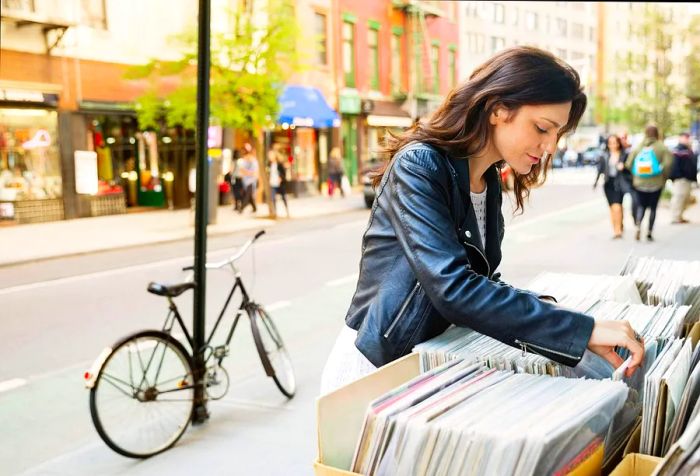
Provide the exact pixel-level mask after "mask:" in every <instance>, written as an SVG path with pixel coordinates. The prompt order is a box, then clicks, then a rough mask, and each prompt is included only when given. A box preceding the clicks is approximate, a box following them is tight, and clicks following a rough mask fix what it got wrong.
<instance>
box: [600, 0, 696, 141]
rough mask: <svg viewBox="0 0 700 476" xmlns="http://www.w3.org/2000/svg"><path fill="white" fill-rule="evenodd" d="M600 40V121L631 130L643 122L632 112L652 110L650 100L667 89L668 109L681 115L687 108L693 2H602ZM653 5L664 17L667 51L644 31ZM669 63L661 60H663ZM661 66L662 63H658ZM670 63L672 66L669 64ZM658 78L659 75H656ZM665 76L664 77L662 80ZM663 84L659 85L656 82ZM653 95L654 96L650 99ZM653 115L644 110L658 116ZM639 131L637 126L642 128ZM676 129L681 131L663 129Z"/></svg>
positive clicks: (618, 129) (614, 129)
mask: <svg viewBox="0 0 700 476" xmlns="http://www.w3.org/2000/svg"><path fill="white" fill-rule="evenodd" d="M598 7H599V24H600V33H601V34H600V45H599V61H598V70H599V74H598V88H597V89H598V91H600V96H599V101H600V102H601V104H602V106H603V107H602V108H601V111H599V114H598V115H597V119H598V122H599V123H601V124H604V125H605V128H606V129H607V130H609V131H611V132H621V131H626V129H627V128H628V126H627V124H629V123H630V122H639V123H641V122H640V121H642V122H643V121H644V120H645V119H643V118H635V117H631V115H632V116H633V115H634V114H635V110H636V111H638V112H641V111H645V110H647V111H648V112H651V111H650V110H649V109H648V107H647V106H648V104H649V103H651V102H656V96H657V95H660V94H664V93H665V92H664V90H663V89H667V91H673V93H672V94H671V95H670V96H669V97H668V98H666V99H665V100H662V101H661V102H662V104H664V107H663V109H664V110H665V111H668V112H670V113H672V114H682V110H683V109H685V108H687V107H688V104H687V98H686V94H687V86H688V64H687V58H688V57H689V55H690V53H691V51H692V41H693V39H692V38H690V37H689V36H688V35H687V34H686V31H687V28H688V25H689V23H690V21H691V19H692V17H693V15H692V12H691V4H688V3H674V2H655V3H653V4H649V3H634V2H631V3H630V2H609V3H608V2H600V3H599V4H598ZM652 9H653V11H655V12H657V13H658V14H660V15H661V16H662V19H661V18H660V19H659V20H660V21H659V22H658V23H657V25H663V24H664V23H666V25H665V26H661V27H660V28H662V30H663V33H662V35H663V36H664V37H665V40H664V41H663V42H664V43H666V42H667V44H666V45H663V46H664V49H665V48H668V49H667V51H663V52H658V51H656V50H657V46H661V45H655V44H654V40H653V37H654V35H649V34H644V32H643V29H644V25H645V23H649V22H652V21H654V20H652V19H651V18H652V16H651V15H653V13H652ZM662 62H663V63H665V64H664V65H661V63H662ZM660 65H661V66H662V67H661V68H659V66H660ZM666 66H669V68H668V70H666V71H664V69H666V68H665V67H666ZM655 78H658V79H655ZM661 78H663V79H661ZM657 81H661V82H663V83H664V86H665V87H664V88H663V89H662V90H657V85H655V82H657ZM649 99H651V100H649ZM653 115H654V114H651V113H649V114H645V116H647V117H648V119H647V120H653ZM637 132H638V131H637ZM663 132H664V133H665V134H673V133H677V132H678V131H663Z"/></svg>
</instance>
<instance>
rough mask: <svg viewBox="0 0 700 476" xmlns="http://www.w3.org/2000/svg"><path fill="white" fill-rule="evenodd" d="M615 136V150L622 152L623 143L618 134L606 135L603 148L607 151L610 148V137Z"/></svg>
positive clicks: (623, 148)
mask: <svg viewBox="0 0 700 476" xmlns="http://www.w3.org/2000/svg"><path fill="white" fill-rule="evenodd" d="M612 138H615V142H617V150H619V151H620V152H623V151H624V150H625V144H623V143H622V138H621V137H620V136H618V135H617V134H610V135H609V136H608V139H607V140H606V141H605V150H607V151H609V150H610V145H609V142H610V139H612Z"/></svg>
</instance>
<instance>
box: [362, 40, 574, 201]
mask: <svg viewBox="0 0 700 476" xmlns="http://www.w3.org/2000/svg"><path fill="white" fill-rule="evenodd" d="M569 101H571V112H570V113H569V120H568V121H567V123H566V124H565V125H564V127H562V129H561V131H560V132H559V136H558V137H557V139H558V138H559V137H561V136H562V135H564V134H566V133H568V132H570V131H573V130H574V129H576V126H577V125H578V122H579V120H580V119H581V116H582V115H583V112H584V111H585V109H586V95H585V94H584V93H583V91H582V88H581V82H580V79H579V75H578V73H577V72H576V70H575V69H573V68H572V67H571V66H569V65H568V64H567V63H566V62H564V61H562V60H560V59H559V58H557V57H555V56H554V55H552V54H551V53H548V52H546V51H544V50H540V49H538V48H533V47H527V46H518V47H514V48H509V49H506V50H504V51H502V52H500V53H498V54H497V55H495V56H493V57H492V58H491V59H489V60H488V61H486V62H485V63H484V64H482V65H481V66H479V67H478V68H476V69H475V70H474V72H473V73H472V75H471V76H470V77H469V80H467V81H466V82H464V83H462V84H461V85H459V86H457V87H456V88H455V89H453V90H452V91H451V92H450V93H449V95H448V96H447V98H446V99H445V100H444V101H443V103H442V104H441V105H440V107H439V108H438V109H437V110H436V111H435V112H434V113H433V114H432V115H431V116H430V118H429V119H427V120H426V121H420V122H417V123H416V124H415V125H414V126H413V127H411V128H410V129H408V130H407V131H406V132H405V133H404V134H402V135H399V136H393V135H389V136H388V137H387V140H386V143H385V149H384V151H383V153H384V155H385V156H386V157H393V156H394V155H395V154H396V153H397V152H398V151H399V150H400V149H401V148H402V147H403V146H405V145H406V144H408V143H409V142H413V141H419V142H423V143H426V144H430V145H432V146H435V147H437V148H438V149H442V150H443V151H445V152H447V154H449V155H450V156H451V157H454V158H459V159H468V158H469V157H470V156H473V155H476V154H478V153H479V152H481V151H482V150H484V148H485V147H486V146H487V145H488V143H489V140H490V138H491V130H492V126H491V124H490V123H489V116H490V115H491V113H492V112H493V111H494V109H495V108H497V107H502V108H505V109H507V110H508V111H511V112H516V111H517V109H518V108H519V107H521V106H524V105H541V104H559V103H565V102H569ZM550 160H551V157H547V158H546V159H545V160H544V162H543V163H542V162H540V163H538V164H536V165H535V166H533V167H532V170H531V171H530V173H529V174H527V175H518V174H515V173H514V174H513V175H514V179H515V183H514V194H515V200H516V203H517V207H516V210H520V211H522V209H523V203H524V201H525V199H526V198H527V197H528V196H529V194H530V188H531V187H532V186H534V185H540V184H542V183H543V182H544V180H545V178H546V173H547V166H548V165H549V161H550ZM502 165H503V163H501V164H498V166H499V167H500V166H502ZM388 166H389V162H387V163H386V164H385V165H384V166H383V167H382V168H381V169H380V170H379V171H378V172H377V173H376V174H375V175H374V176H373V184H374V185H375V186H376V185H378V184H379V182H380V181H381V178H382V176H383V175H384V172H385V171H386V170H387V168H388Z"/></svg>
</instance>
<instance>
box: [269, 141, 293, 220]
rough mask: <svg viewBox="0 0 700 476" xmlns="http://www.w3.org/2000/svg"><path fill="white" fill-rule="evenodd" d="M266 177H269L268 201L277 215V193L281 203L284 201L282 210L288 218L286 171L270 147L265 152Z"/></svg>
mask: <svg viewBox="0 0 700 476" xmlns="http://www.w3.org/2000/svg"><path fill="white" fill-rule="evenodd" d="M267 160H268V168H269V173H268V177H269V178H270V201H271V202H272V207H273V209H274V212H275V215H277V195H279V196H280V197H282V203H284V210H285V212H286V213H287V218H289V205H288V204H287V191H286V186H287V171H286V169H285V168H284V165H283V163H282V160H281V159H280V157H279V156H278V154H277V151H275V150H274V149H270V150H269V151H268V153H267Z"/></svg>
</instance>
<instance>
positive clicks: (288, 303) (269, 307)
mask: <svg viewBox="0 0 700 476" xmlns="http://www.w3.org/2000/svg"><path fill="white" fill-rule="evenodd" d="M291 305H292V302H291V301H277V302H274V303H272V304H267V305H266V306H264V307H265V310H266V311H267V312H273V311H278V310H280V309H284V308H285V307H289V306H291Z"/></svg>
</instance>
